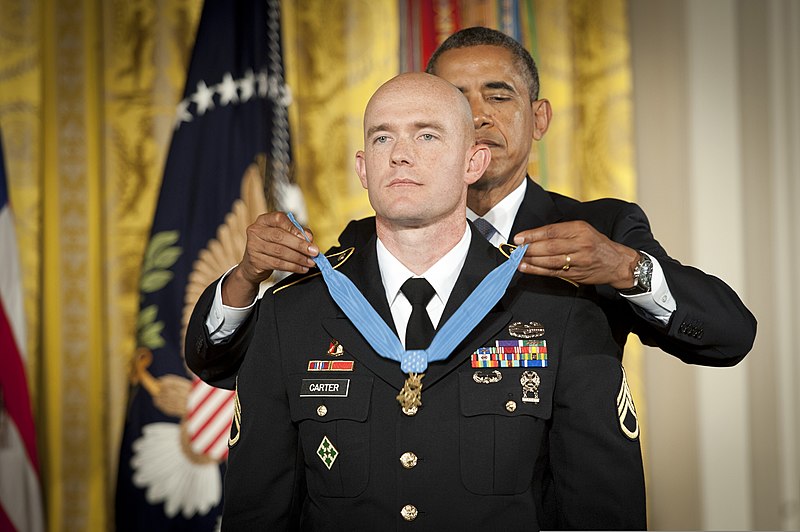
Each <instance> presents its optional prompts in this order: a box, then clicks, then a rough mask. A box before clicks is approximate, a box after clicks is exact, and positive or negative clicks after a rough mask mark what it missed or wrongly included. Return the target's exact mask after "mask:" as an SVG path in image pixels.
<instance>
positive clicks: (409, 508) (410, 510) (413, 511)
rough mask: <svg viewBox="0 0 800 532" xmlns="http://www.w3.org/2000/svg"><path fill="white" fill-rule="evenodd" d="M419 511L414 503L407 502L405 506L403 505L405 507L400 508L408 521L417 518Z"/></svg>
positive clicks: (401, 513)
mask: <svg viewBox="0 0 800 532" xmlns="http://www.w3.org/2000/svg"><path fill="white" fill-rule="evenodd" d="M418 513H419V512H417V507H416V506H414V505H413V504H406V505H405V506H403V509H402V510H400V515H402V516H403V519H405V520H406V521H413V520H414V519H416V518H417V514H418Z"/></svg>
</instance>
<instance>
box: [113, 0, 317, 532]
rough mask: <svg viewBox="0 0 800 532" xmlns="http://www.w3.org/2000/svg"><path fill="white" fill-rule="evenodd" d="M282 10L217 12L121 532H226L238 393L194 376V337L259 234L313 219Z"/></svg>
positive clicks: (163, 235) (159, 291)
mask: <svg viewBox="0 0 800 532" xmlns="http://www.w3.org/2000/svg"><path fill="white" fill-rule="evenodd" d="M289 94H290V93H289V91H288V88H287V86H286V84H285V82H284V77H283V67H282V56H281V33H280V5H279V1H278V0H266V1H265V0H249V1H245V0H236V1H229V0H206V2H205V4H204V6H203V11H202V14H201V17H200V22H199V26H198V30H197V37H196V42H195V46H194V50H193V53H192V59H191V63H190V66H189V71H188V75H187V81H186V87H185V89H184V93H183V99H182V100H181V101H180V103H179V104H178V105H177V112H176V117H175V129H174V132H173V136H172V142H171V145H170V149H169V154H168V156H167V162H166V166H165V169H164V178H163V182H162V185H161V194H160V196H159V200H158V205H157V208H156V213H155V217H154V219H153V227H152V230H151V234H150V240H149V242H148V245H147V248H146V251H145V255H144V260H143V264H142V273H141V278H140V283H139V291H140V309H139V316H138V320H137V350H136V353H135V356H134V359H133V361H132V364H131V368H132V371H131V390H130V400H129V403H128V412H127V418H126V423H125V432H124V435H123V440H122V445H121V449H120V460H119V474H118V478H117V491H116V500H115V506H116V529H117V530H118V531H125V530H148V531H152V530H192V531H202V530H215V529H216V528H218V526H219V515H220V513H221V508H222V474H223V470H224V464H225V461H226V459H227V451H228V449H227V442H228V435H229V431H230V423H231V416H232V413H233V406H232V405H233V397H232V392H230V391H228V390H219V389H216V388H211V387H209V386H207V385H205V384H204V383H202V382H201V381H200V380H199V379H197V378H196V377H195V376H194V375H192V374H191V372H189V370H188V369H187V368H186V366H185V364H184V361H183V355H182V353H183V337H184V333H185V328H186V323H187V321H188V318H189V315H190V313H191V310H192V308H193V306H194V303H195V302H196V301H197V298H198V297H199V295H200V293H201V292H202V290H203V289H204V288H205V287H206V286H208V285H209V284H210V283H211V282H213V281H214V280H215V279H216V278H217V277H219V275H221V274H222V273H224V272H225V271H226V270H227V269H228V268H230V267H231V266H233V265H234V264H236V263H237V262H238V261H239V260H241V257H242V253H243V250H244V242H245V234H244V231H245V229H246V227H247V226H248V225H249V224H250V223H252V222H253V221H254V219H255V217H256V216H257V215H258V214H260V213H262V212H265V211H267V210H272V209H275V208H279V209H285V210H289V209H291V210H296V209H300V210H301V212H302V211H303V209H304V208H303V205H302V199H301V197H300V194H299V191H298V189H297V187H296V185H294V184H293V183H292V182H291V180H290V162H291V160H290V149H289V146H290V145H289V128H288V120H287V105H288V104H289V98H290V96H289Z"/></svg>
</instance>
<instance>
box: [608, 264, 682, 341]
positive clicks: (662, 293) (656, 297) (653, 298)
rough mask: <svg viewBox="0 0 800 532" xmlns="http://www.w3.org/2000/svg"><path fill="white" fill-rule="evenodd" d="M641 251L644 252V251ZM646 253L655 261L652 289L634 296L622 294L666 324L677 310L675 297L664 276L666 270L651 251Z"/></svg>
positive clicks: (651, 281) (651, 280) (651, 282)
mask: <svg viewBox="0 0 800 532" xmlns="http://www.w3.org/2000/svg"><path fill="white" fill-rule="evenodd" d="M640 253H644V251H641V252H640ZM644 254H645V255H647V256H648V257H650V260H651V261H652V262H653V276H652V278H651V279H650V291H649V292H645V293H644V294H636V295H632V296H626V295H625V294H620V295H621V296H622V297H624V298H625V299H627V300H628V301H630V302H631V303H633V304H634V305H636V306H638V307H639V308H641V309H642V310H644V311H645V312H647V313H648V314H650V315H651V316H652V317H654V318H655V319H657V320H658V321H660V322H661V323H662V324H664V325H666V324H667V323H668V322H669V319H670V317H671V316H672V313H673V312H675V308H676V304H675V298H674V297H672V292H670V291H669V286H668V285H667V279H666V278H665V277H664V270H663V269H662V268H661V265H660V264H659V263H658V261H657V260H656V259H655V258H653V256H652V255H650V254H649V253H644Z"/></svg>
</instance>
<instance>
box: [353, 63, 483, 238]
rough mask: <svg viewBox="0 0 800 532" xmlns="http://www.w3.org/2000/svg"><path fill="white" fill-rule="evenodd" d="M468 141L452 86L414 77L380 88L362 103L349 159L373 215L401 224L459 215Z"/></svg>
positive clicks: (467, 127)
mask: <svg viewBox="0 0 800 532" xmlns="http://www.w3.org/2000/svg"><path fill="white" fill-rule="evenodd" d="M421 76H422V77H421ZM473 144H474V140H473V135H472V131H471V129H470V123H469V118H468V113H467V110H466V105H464V102H463V100H462V99H461V97H460V95H459V94H458V93H457V92H456V91H454V90H453V89H452V87H449V86H448V85H445V84H444V83H443V82H442V81H441V80H438V79H436V78H434V77H432V76H427V77H425V75H419V74H417V75H414V76H408V77H403V76H401V77H400V78H395V80H393V81H390V82H388V83H387V84H385V85H384V86H383V87H381V89H379V90H378V92H376V94H375V96H373V98H372V99H371V100H370V103H369V105H368V106H367V111H366V113H365V116H364V150H363V151H362V152H359V153H358V154H357V155H356V170H357V172H358V174H359V177H360V178H361V183H362V185H363V186H364V187H365V188H366V189H367V191H368V192H369V199H370V203H371V204H372V207H373V208H374V209H375V213H376V215H377V216H378V217H379V218H381V219H383V220H388V221H391V222H392V223H395V224H400V225H402V226H409V227H415V226H422V225H427V224H430V223H431V222H435V221H436V220H438V219H442V218H444V217H447V216H451V215H453V213H457V216H459V217H463V216H464V209H465V207H464V205H465V202H466V190H467V185H468V184H469V182H471V181H473V180H474V179H471V178H470V177H468V176H467V173H468V168H469V156H470V149H471V148H472V146H473ZM475 179H477V177H475Z"/></svg>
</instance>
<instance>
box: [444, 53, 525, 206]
mask: <svg viewBox="0 0 800 532" xmlns="http://www.w3.org/2000/svg"><path fill="white" fill-rule="evenodd" d="M434 73H435V74H436V75H437V76H439V77H441V78H443V79H445V80H447V81H449V82H450V83H452V84H453V85H455V86H456V87H458V89H459V90H461V92H462V93H463V94H464V96H466V97H467V101H469V105H470V107H471V108H472V117H473V122H474V126H475V137H476V142H478V143H481V144H485V145H487V146H489V148H490V149H491V151H492V161H491V163H490V164H489V168H488V169H487V170H486V173H485V174H484V175H483V178H481V179H480V181H478V183H476V184H475V185H473V188H476V187H489V188H495V187H501V188H507V189H508V190H507V192H510V191H511V190H513V188H514V187H515V186H516V185H518V184H519V183H520V182H521V181H522V179H523V178H524V177H525V175H526V172H527V167H528V157H529V154H530V150H531V142H532V140H533V138H534V126H535V121H534V117H535V111H536V109H537V108H538V105H539V104H540V103H539V101H534V102H531V98H530V94H529V93H528V82H527V79H526V77H525V76H524V75H523V73H522V71H521V70H520V68H519V67H518V66H517V64H516V63H515V61H514V56H513V55H512V54H511V52H510V51H508V50H506V49H505V48H502V47H499V46H487V45H481V46H470V47H467V48H455V49H452V50H448V51H446V52H444V53H443V54H442V55H440V56H439V58H438V60H437V61H436V68H435V72H434Z"/></svg>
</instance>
